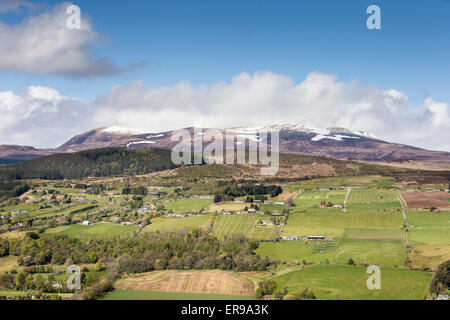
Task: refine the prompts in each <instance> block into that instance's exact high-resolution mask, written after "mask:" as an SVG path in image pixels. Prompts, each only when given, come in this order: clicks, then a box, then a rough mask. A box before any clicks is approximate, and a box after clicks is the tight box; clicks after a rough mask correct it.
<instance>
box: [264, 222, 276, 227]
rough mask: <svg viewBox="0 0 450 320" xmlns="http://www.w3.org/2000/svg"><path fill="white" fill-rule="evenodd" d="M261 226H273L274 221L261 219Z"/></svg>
mask: <svg viewBox="0 0 450 320" xmlns="http://www.w3.org/2000/svg"><path fill="white" fill-rule="evenodd" d="M262 224H263V226H274V225H275V222H273V221H263V223H262Z"/></svg>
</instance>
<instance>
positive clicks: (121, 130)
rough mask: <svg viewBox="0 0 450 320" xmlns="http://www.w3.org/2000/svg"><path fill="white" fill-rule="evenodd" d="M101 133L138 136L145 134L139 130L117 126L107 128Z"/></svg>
mask: <svg viewBox="0 0 450 320" xmlns="http://www.w3.org/2000/svg"><path fill="white" fill-rule="evenodd" d="M100 132H101V133H113V134H140V133H145V132H142V131H139V130H135V129H130V128H125V127H119V126H112V127H107V128H105V129H103V130H101V131H100Z"/></svg>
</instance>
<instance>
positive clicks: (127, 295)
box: [0, 290, 254, 300]
mask: <svg viewBox="0 0 450 320" xmlns="http://www.w3.org/2000/svg"><path fill="white" fill-rule="evenodd" d="M0 293H1V292H0ZM103 299H104V300H253V299H254V298H253V297H250V296H233V295H227V294H202V293H186V292H158V291H148V290H114V291H112V292H110V293H108V294H106V296H105V297H104V298H103Z"/></svg>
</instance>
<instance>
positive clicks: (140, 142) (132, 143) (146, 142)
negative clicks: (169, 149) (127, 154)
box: [127, 141, 156, 148]
mask: <svg viewBox="0 0 450 320" xmlns="http://www.w3.org/2000/svg"><path fill="white" fill-rule="evenodd" d="M153 143H156V142H155V141H135V142H130V143H128V144H127V148H129V147H130V146H131V145H134V144H153Z"/></svg>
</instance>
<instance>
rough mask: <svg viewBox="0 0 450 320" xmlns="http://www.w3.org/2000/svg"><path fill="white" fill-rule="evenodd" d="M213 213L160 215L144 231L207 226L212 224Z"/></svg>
mask: <svg viewBox="0 0 450 320" xmlns="http://www.w3.org/2000/svg"><path fill="white" fill-rule="evenodd" d="M212 217H213V216H212V215H211V214H201V215H196V216H190V217H183V218H165V217H158V218H155V219H152V223H151V224H149V225H147V226H145V228H144V232H152V231H169V230H180V229H183V228H207V227H209V226H210V224H211V219H212Z"/></svg>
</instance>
